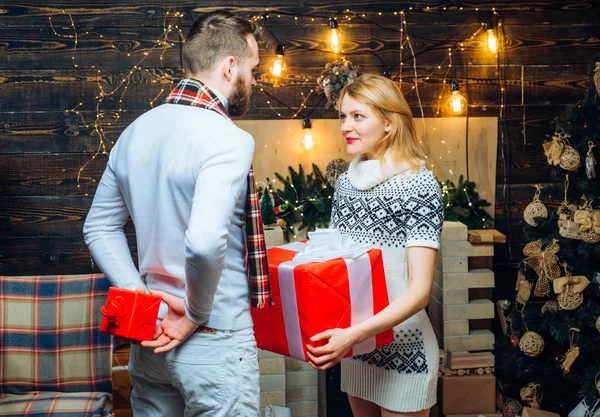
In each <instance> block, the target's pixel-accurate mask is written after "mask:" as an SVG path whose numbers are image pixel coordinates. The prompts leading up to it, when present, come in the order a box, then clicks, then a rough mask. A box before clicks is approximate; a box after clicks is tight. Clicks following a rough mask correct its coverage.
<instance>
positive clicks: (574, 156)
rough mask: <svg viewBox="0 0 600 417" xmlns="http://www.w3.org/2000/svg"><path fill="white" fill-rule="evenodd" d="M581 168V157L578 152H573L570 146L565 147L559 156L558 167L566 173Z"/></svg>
mask: <svg viewBox="0 0 600 417" xmlns="http://www.w3.org/2000/svg"><path fill="white" fill-rule="evenodd" d="M580 166H581V156H579V152H577V151H576V150H575V148H573V147H572V146H571V145H569V144H568V142H567V144H566V145H565V150H564V151H563V153H562V155H561V156H560V167H561V168H562V169H566V170H567V171H577V168H579V167H580Z"/></svg>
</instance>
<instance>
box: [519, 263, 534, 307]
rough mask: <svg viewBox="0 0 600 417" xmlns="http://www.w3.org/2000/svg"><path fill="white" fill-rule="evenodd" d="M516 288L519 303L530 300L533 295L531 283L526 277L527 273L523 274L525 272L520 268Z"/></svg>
mask: <svg viewBox="0 0 600 417" xmlns="http://www.w3.org/2000/svg"><path fill="white" fill-rule="evenodd" d="M516 290H517V302H518V303H519V304H525V303H526V302H527V301H529V298H530V297H531V283H530V282H529V281H527V279H525V275H523V272H521V270H520V269H519V272H517V286H516Z"/></svg>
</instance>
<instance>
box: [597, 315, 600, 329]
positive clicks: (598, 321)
mask: <svg viewBox="0 0 600 417" xmlns="http://www.w3.org/2000/svg"><path fill="white" fill-rule="evenodd" d="M596 330H598V331H599V332H600V316H598V318H597V319H596Z"/></svg>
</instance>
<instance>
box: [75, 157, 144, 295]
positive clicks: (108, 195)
mask: <svg viewBox="0 0 600 417" xmlns="http://www.w3.org/2000/svg"><path fill="white" fill-rule="evenodd" d="M128 217H129V210H128V209H127V205H126V204H125V200H124V199H123V195H122V194H121V190H120V189H119V185H118V184H117V178H116V176H115V173H114V171H113V170H112V169H111V167H110V162H109V163H108V164H107V165H106V170H105V171H104V175H102V179H101V180H100V183H99V184H98V189H97V190H96V195H95V196H94V201H93V202H92V207H91V208H90V211H89V213H88V215H87V218H86V220H85V224H84V226H83V236H84V239H85V243H86V244H87V246H88V248H89V250H90V253H91V255H92V257H93V258H94V260H95V261H96V263H97V264H98V266H99V267H100V269H101V270H102V272H104V274H106V276H107V278H108V279H109V280H110V282H111V283H112V284H113V285H114V286H116V287H119V288H126V289H129V290H135V289H137V288H139V287H145V285H144V282H143V281H142V277H141V276H140V273H139V271H138V270H137V268H136V267H135V264H134V263H133V259H132V258H131V252H130V249H129V245H128V244H127V237H126V236H125V232H124V231H123V226H124V225H125V223H126V222H127V218H128Z"/></svg>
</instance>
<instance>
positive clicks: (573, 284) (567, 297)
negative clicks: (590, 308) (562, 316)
mask: <svg viewBox="0 0 600 417" xmlns="http://www.w3.org/2000/svg"><path fill="white" fill-rule="evenodd" d="M565 274H566V276H565V277H562V278H558V279H555V280H554V282H553V283H552V286H553V287H554V292H555V293H556V294H557V297H556V299H557V300H558V305H559V306H560V308H561V309H563V310H575V309H576V308H577V307H579V306H580V305H581V304H583V294H582V292H583V290H585V289H586V288H587V286H588V285H590V281H589V280H588V279H587V278H586V277H584V276H583V275H578V276H572V275H571V273H570V272H569V271H568V270H567V268H566V265H565Z"/></svg>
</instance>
